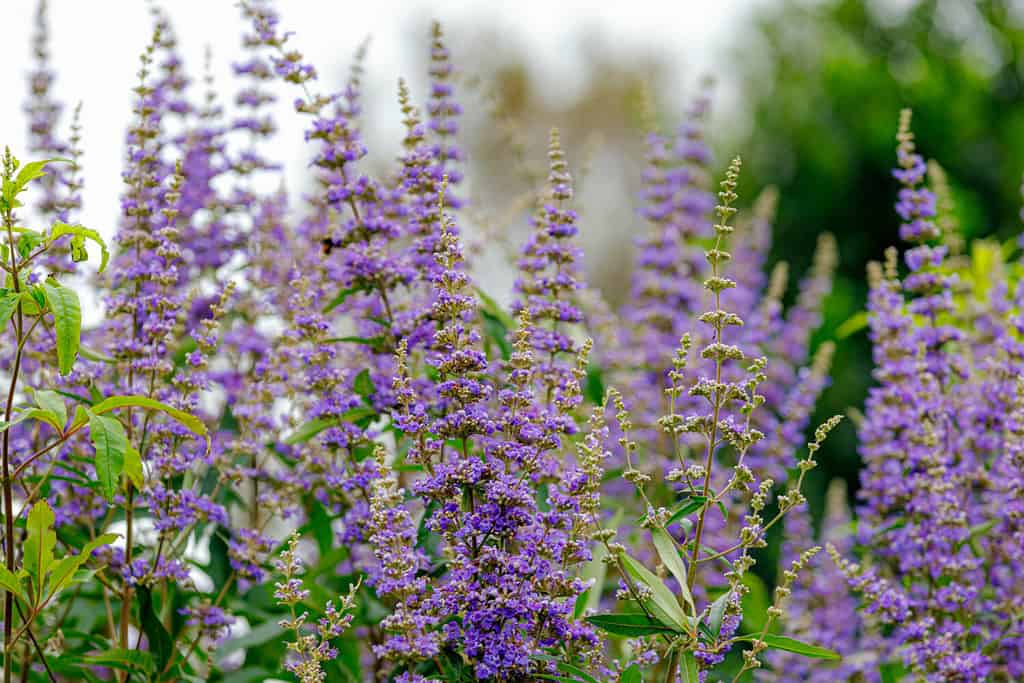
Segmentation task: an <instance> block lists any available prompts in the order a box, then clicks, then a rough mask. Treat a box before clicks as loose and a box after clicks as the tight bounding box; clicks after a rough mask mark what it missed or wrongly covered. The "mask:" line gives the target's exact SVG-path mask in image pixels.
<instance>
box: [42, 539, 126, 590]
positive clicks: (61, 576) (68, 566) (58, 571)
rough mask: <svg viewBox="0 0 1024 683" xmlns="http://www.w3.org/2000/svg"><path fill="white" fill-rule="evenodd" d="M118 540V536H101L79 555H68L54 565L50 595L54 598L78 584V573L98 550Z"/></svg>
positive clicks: (51, 573) (87, 544)
mask: <svg viewBox="0 0 1024 683" xmlns="http://www.w3.org/2000/svg"><path fill="white" fill-rule="evenodd" d="M117 538H118V535H117V534H101V535H99V536H97V537H96V538H95V539H93V540H91V541H89V542H88V543H86V544H85V546H84V547H83V548H82V552H80V553H78V554H77V555H68V556H66V557H64V558H61V559H60V560H58V561H57V562H55V563H54V564H53V566H52V567H51V572H50V586H49V589H48V595H49V596H53V595H56V594H57V593H59V592H60V591H62V590H64V589H65V588H67V587H68V586H70V585H72V584H73V583H77V580H76V572H77V571H78V570H79V569H80V568H81V567H82V565H83V564H85V563H86V562H87V561H88V560H89V558H90V557H92V553H93V551H94V550H96V549H97V548H99V547H101V546H104V545H110V544H111V543H113V542H114V541H116V540H117Z"/></svg>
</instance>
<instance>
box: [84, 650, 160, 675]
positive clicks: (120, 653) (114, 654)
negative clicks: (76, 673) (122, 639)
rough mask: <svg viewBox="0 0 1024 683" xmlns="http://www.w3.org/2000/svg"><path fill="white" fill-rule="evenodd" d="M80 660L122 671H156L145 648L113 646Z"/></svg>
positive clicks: (150, 672)
mask: <svg viewBox="0 0 1024 683" xmlns="http://www.w3.org/2000/svg"><path fill="white" fill-rule="evenodd" d="M81 661H82V662H84V663H86V664H91V665H98V666H106V667H110V668H111V669H120V670H122V671H142V672H143V673H148V674H153V673H157V670H156V665H155V663H154V661H153V655H152V654H150V653H149V652H146V651H145V650H128V649H122V648H114V649H112V650H107V651H106V652H101V653H100V654H98V655H86V656H85V657H82V659H81Z"/></svg>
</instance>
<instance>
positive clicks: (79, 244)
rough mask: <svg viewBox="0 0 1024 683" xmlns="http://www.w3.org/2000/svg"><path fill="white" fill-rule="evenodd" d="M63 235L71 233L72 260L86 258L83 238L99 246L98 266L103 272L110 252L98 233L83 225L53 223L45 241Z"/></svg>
mask: <svg viewBox="0 0 1024 683" xmlns="http://www.w3.org/2000/svg"><path fill="white" fill-rule="evenodd" d="M64 235H71V236H72V237H71V258H72V260H73V261H84V260H85V259H86V258H88V254H87V253H86V251H85V240H91V241H92V242H95V243H96V244H98V245H99V247H100V267H99V272H101V273H102V272H103V271H104V270H106V268H107V261H109V260H110V252H109V251H107V243H106V242H104V241H103V238H102V237H100V234H99V233H98V232H96V231H95V230H93V229H91V228H87V227H85V226H83V225H68V224H67V223H59V222H58V223H54V224H53V227H52V228H51V229H50V234H49V236H48V237H47V243H52V242H53V241H54V240H56V239H58V238H60V237H63V236H64Z"/></svg>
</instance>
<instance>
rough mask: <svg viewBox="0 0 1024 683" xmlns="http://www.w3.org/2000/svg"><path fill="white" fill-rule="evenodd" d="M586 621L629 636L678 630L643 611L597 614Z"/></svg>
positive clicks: (604, 629) (602, 628) (619, 634)
mask: <svg viewBox="0 0 1024 683" xmlns="http://www.w3.org/2000/svg"><path fill="white" fill-rule="evenodd" d="M585 621H586V622H587V623H588V624H591V625H593V626H595V627H597V628H599V629H601V630H602V631H607V632H608V633H614V634H615V635H617V636H627V637H629V638H637V637H640V636H650V635H656V634H658V633H677V632H678V631H677V630H676V629H674V628H671V627H669V626H666V625H664V624H661V623H659V622H657V621H654V620H653V619H651V618H650V617H649V616H647V615H646V614H644V613H642V612H641V613H637V614H595V615H593V616H589V617H586V618H585Z"/></svg>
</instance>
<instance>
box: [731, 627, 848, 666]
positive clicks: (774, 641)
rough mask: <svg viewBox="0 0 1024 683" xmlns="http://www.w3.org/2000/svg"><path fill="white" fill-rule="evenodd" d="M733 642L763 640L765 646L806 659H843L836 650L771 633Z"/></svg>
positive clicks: (748, 636)
mask: <svg viewBox="0 0 1024 683" xmlns="http://www.w3.org/2000/svg"><path fill="white" fill-rule="evenodd" d="M733 640H736V641H747V642H751V643H752V642H756V641H758V640H762V641H764V644H765V645H767V646H768V647H770V648H772V649H774V650H785V651H786V652H792V653H794V654H798V655H803V656H804V657H811V658H812V659H827V660H830V661H836V660H839V659H842V657H841V656H840V655H839V653H838V652H836V651H835V650H829V649H828V648H824V647H820V646H818V645H811V644H810V643H804V642H802V641H799V640H797V639H796V638H789V637H787V636H775V635H772V634H770V633H769V634H766V635H764V636H762V635H761V634H760V633H748V634H746V635H742V636H737V637H735V638H733Z"/></svg>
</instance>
